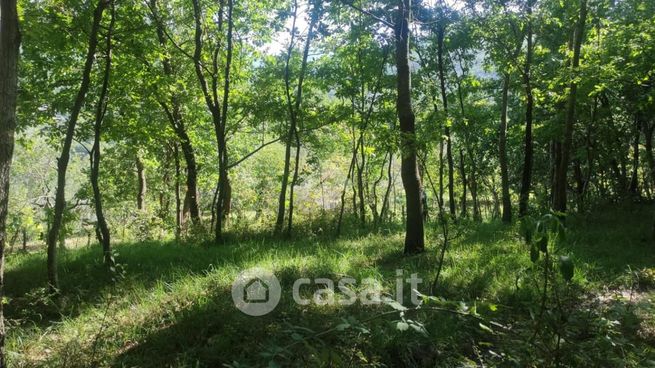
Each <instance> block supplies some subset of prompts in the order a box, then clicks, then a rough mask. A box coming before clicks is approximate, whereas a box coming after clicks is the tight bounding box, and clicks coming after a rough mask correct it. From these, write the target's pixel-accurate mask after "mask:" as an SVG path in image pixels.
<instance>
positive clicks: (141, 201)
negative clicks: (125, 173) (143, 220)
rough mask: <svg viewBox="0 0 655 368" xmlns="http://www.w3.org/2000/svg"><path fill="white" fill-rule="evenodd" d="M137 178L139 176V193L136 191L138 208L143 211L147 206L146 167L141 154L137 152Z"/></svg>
mask: <svg viewBox="0 0 655 368" xmlns="http://www.w3.org/2000/svg"><path fill="white" fill-rule="evenodd" d="M136 178H137V193H136V208H137V209H138V210H139V211H143V210H145V208H146V190H147V183H146V169H145V166H144V165H143V161H141V157H140V156H139V154H138V153H137V154H136Z"/></svg>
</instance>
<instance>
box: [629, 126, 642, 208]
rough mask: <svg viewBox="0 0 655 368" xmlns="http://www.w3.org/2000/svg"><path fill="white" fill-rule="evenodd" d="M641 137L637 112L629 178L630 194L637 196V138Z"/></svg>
mask: <svg viewBox="0 0 655 368" xmlns="http://www.w3.org/2000/svg"><path fill="white" fill-rule="evenodd" d="M640 138H641V120H640V118H639V113H637V114H636V116H635V126H634V140H633V143H632V176H631V178H630V194H632V195H634V196H639V140H640Z"/></svg>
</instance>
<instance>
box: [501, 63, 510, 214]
mask: <svg viewBox="0 0 655 368" xmlns="http://www.w3.org/2000/svg"><path fill="white" fill-rule="evenodd" d="M509 83H510V76H509V73H507V72H505V73H504V76H503V97H502V102H501V107H500V108H501V111H500V140H499V142H498V151H499V156H500V158H499V161H500V178H501V190H502V201H503V222H506V223H509V222H512V200H511V198H510V193H509V170H508V164H507V106H508V102H509Z"/></svg>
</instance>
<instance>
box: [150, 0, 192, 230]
mask: <svg viewBox="0 0 655 368" xmlns="http://www.w3.org/2000/svg"><path fill="white" fill-rule="evenodd" d="M150 9H151V11H152V13H153V18H154V22H155V23H156V25H157V40H158V41H159V45H160V46H161V47H162V48H166V43H167V42H166V32H165V30H164V23H163V21H162V20H161V19H159V14H158V12H157V0H150ZM162 68H163V70H164V75H166V76H167V77H169V78H175V72H174V69H173V65H172V63H171V59H170V57H169V56H166V57H164V60H163V61H162ZM159 104H160V105H161V106H162V108H163V109H164V111H165V112H166V116H167V117H168V121H169V124H170V125H171V127H172V128H173V131H174V132H175V135H176V136H177V138H178V140H179V142H180V147H181V149H182V156H183V157H184V161H185V163H186V171H187V175H186V188H187V193H188V194H187V203H188V206H189V213H190V215H191V221H193V223H194V224H195V225H200V207H199V205H198V168H197V164H196V155H195V151H194V149H193V145H192V144H191V139H190V138H189V135H188V134H187V128H186V125H185V123H184V119H183V116H182V107H181V105H180V98H179V96H178V95H177V94H176V93H172V94H171V96H170V102H169V103H164V102H162V101H160V102H159Z"/></svg>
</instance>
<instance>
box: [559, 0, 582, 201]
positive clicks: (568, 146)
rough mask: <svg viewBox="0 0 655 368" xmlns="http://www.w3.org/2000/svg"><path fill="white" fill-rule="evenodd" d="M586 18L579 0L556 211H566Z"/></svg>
mask: <svg viewBox="0 0 655 368" xmlns="http://www.w3.org/2000/svg"><path fill="white" fill-rule="evenodd" d="M586 20H587V0H581V1H580V14H579V17H578V22H577V25H576V29H575V36H574V40H573V60H572V63H571V71H572V73H573V76H572V79H571V84H570V87H569V96H568V100H567V104H566V121H565V125H564V141H563V143H562V146H561V152H562V153H561V155H560V157H559V162H558V163H557V167H556V170H555V188H554V190H553V194H554V196H553V208H554V209H555V210H556V211H560V212H566V202H567V201H566V189H567V174H568V168H569V161H570V156H571V151H572V149H573V147H572V145H573V129H574V124H575V107H576V98H577V92H578V84H577V82H576V79H575V78H576V74H577V71H578V67H579V66H580V49H581V47H582V42H583V40H584V30H585V22H586Z"/></svg>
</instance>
